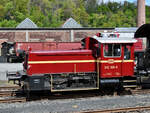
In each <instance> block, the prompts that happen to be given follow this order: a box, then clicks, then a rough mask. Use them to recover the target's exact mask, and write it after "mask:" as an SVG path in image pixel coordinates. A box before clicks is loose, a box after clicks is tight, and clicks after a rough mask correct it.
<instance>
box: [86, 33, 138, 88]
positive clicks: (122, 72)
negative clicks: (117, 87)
mask: <svg viewBox="0 0 150 113" xmlns="http://www.w3.org/2000/svg"><path fill="white" fill-rule="evenodd" d="M83 41H84V43H85V49H92V50H93V54H94V55H95V56H96V59H97V72H98V74H99V78H100V86H101V85H103V84H107V85H108V84H109V86H110V84H122V83H123V82H124V84H125V85H124V87H127V86H128V87H133V86H134V87H136V85H135V84H136V83H134V85H133V84H131V85H127V84H128V83H125V82H130V83H131V81H133V80H132V79H134V82H136V80H135V77H134V43H135V42H136V40H135V39H131V38H127V37H125V38H119V37H116V36H115V35H112V34H106V35H105V36H94V37H87V38H86V39H84V40H83ZM95 45H97V46H95ZM95 51H96V53H97V54H95ZM126 79H129V80H126Z"/></svg>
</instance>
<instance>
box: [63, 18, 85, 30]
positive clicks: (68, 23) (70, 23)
mask: <svg viewBox="0 0 150 113" xmlns="http://www.w3.org/2000/svg"><path fill="white" fill-rule="evenodd" d="M62 28H82V26H81V25H80V24H78V23H77V22H76V21H75V20H74V19H73V18H69V19H68V20H67V21H66V22H65V23H64V24H63V25H62Z"/></svg>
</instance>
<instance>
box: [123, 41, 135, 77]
mask: <svg viewBox="0 0 150 113" xmlns="http://www.w3.org/2000/svg"><path fill="white" fill-rule="evenodd" d="M133 73H134V46H133V44H124V45H123V61H122V76H133Z"/></svg>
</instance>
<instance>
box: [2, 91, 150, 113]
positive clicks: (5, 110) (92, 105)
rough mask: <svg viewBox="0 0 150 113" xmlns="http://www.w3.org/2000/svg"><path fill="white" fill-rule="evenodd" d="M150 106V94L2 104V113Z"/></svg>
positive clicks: (65, 111)
mask: <svg viewBox="0 0 150 113" xmlns="http://www.w3.org/2000/svg"><path fill="white" fill-rule="evenodd" d="M146 105H147V106H148V105H150V94H146V95H134V96H131V95H130V96H129V95H128V96H121V97H120V96H114V97H113V96H112V97H109V96H105V97H90V98H79V99H57V100H41V101H33V102H27V103H12V104H6V103H5V104H0V113H70V112H79V111H87V110H97V109H111V108H120V107H135V106H146Z"/></svg>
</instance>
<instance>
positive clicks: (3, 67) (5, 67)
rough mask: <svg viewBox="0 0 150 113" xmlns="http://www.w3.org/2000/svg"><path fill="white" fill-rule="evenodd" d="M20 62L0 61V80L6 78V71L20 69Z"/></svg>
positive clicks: (21, 67)
mask: <svg viewBox="0 0 150 113" xmlns="http://www.w3.org/2000/svg"><path fill="white" fill-rule="evenodd" d="M22 69H23V66H22V63H0V80H7V78H6V71H9V72H10V71H18V70H22Z"/></svg>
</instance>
